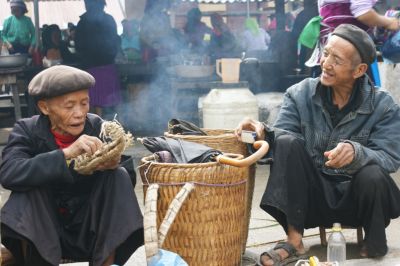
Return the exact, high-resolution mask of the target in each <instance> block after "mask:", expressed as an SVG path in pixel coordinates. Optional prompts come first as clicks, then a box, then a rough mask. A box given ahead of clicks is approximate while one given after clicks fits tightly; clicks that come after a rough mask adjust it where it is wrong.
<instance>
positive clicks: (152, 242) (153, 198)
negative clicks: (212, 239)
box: [143, 183, 194, 262]
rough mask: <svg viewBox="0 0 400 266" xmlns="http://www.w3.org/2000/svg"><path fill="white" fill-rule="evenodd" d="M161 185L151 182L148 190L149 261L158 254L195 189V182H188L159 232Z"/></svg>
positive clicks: (145, 232)
mask: <svg viewBox="0 0 400 266" xmlns="http://www.w3.org/2000/svg"><path fill="white" fill-rule="evenodd" d="M159 187H160V186H159V185H158V184H151V185H150V186H149V188H148V189H147V192H146V199H145V210H144V220H143V225H144V240H145V245H144V246H145V251H146V258H147V262H149V261H150V260H151V258H152V257H154V256H155V255H157V253H158V249H159V248H161V246H162V245H163V243H164V240H165V238H166V236H167V234H168V231H169V228H170V227H171V225H172V223H173V222H174V220H175V217H176V215H177V214H178V212H179V210H180V208H181V207H182V205H183V203H184V202H185V200H186V198H187V197H188V196H189V194H190V192H191V191H192V190H193V189H194V184H192V183H186V184H185V185H184V186H183V187H182V188H181V190H180V191H179V192H178V194H177V195H176V196H175V197H174V199H173V200H172V202H171V204H170V205H169V207H168V210H167V213H166V215H165V217H164V220H163V221H162V223H161V225H160V229H159V232H158V234H157V198H158V189H159Z"/></svg>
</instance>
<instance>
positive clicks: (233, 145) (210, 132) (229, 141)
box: [164, 128, 256, 252]
mask: <svg viewBox="0 0 400 266" xmlns="http://www.w3.org/2000/svg"><path fill="white" fill-rule="evenodd" d="M202 130H203V131H205V132H206V133H207V136H195V135H178V134H170V133H168V132H165V133H164V136H165V137H168V138H174V139H182V140H186V141H191V142H196V143H200V144H203V145H206V146H209V147H211V148H213V149H216V150H220V151H222V152H225V153H234V154H241V155H243V156H245V157H247V156H249V152H248V150H247V147H246V144H245V143H243V142H241V141H239V140H238V139H237V137H236V136H235V134H234V132H233V130H230V129H204V128H202ZM255 175H256V168H255V165H252V166H250V167H249V168H248V174H247V177H248V181H247V192H246V202H247V203H246V204H247V208H246V211H245V216H244V219H245V221H244V223H243V227H244V228H243V237H242V245H243V252H244V251H245V250H246V244H247V237H248V234H249V224H250V218H251V206H252V203H253V194H254V183H255Z"/></svg>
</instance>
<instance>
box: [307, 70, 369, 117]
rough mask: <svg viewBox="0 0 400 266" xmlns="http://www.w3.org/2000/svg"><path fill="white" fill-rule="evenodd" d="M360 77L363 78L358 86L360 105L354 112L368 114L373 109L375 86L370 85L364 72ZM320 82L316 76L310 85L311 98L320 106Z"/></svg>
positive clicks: (321, 104) (321, 105)
mask: <svg viewBox="0 0 400 266" xmlns="http://www.w3.org/2000/svg"><path fill="white" fill-rule="evenodd" d="M361 79H362V80H363V81H362V86H361V87H360V97H361V105H360V106H359V107H358V109H357V110H356V111H355V112H356V113H359V114H370V113H372V112H373V111H374V100H375V87H374V86H373V85H372V82H371V81H370V79H369V77H368V76H367V75H366V74H364V76H362V77H361ZM320 84H321V80H320V78H316V79H315V82H314V84H313V86H312V99H313V101H314V103H315V104H317V105H318V106H320V107H321V108H322V107H323V103H322V97H321V92H320V90H319V88H321V86H320Z"/></svg>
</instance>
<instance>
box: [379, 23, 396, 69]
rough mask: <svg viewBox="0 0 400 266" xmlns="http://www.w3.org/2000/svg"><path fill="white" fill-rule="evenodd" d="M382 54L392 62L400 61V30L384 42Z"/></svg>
mask: <svg viewBox="0 0 400 266" xmlns="http://www.w3.org/2000/svg"><path fill="white" fill-rule="evenodd" d="M382 56H383V58H385V59H387V60H389V61H390V62H392V63H395V64H396V63H400V31H398V32H396V33H394V34H393V35H392V36H390V37H389V39H388V40H387V41H386V42H385V43H384V44H383V46H382Z"/></svg>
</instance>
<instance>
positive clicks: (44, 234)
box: [0, 66, 143, 266]
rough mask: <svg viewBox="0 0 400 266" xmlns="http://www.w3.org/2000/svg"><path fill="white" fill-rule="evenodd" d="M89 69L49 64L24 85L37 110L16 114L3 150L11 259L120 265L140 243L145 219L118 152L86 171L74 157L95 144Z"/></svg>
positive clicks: (96, 120) (1, 173)
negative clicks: (77, 167)
mask: <svg viewBox="0 0 400 266" xmlns="http://www.w3.org/2000/svg"><path fill="white" fill-rule="evenodd" d="M94 82H95V81H94V78H93V77H92V76H91V75H90V74H88V73H87V72H84V71H81V70H78V69H75V68H72V67H68V66H54V67H51V68H49V69H47V70H44V71H42V72H41V73H39V74H38V75H37V76H36V77H34V79H33V80H32V81H31V83H30V84H29V93H30V95H31V96H33V97H34V98H35V99H36V100H37V106H38V108H39V109H40V112H41V114H40V115H38V116H33V117H32V118H28V119H22V120H19V121H18V122H17V123H16V124H15V126H14V129H13V131H12V133H11V135H10V137H9V141H8V143H7V145H6V147H5V148H4V150H3V154H2V159H3V161H2V164H1V166H0V182H1V185H2V186H3V187H5V188H7V189H9V190H11V191H12V193H11V196H10V198H9V200H8V201H7V202H6V204H5V205H4V207H3V209H2V211H1V230H2V243H3V244H4V245H5V246H6V247H7V248H8V249H9V250H10V251H11V252H12V254H13V256H14V258H15V259H16V260H17V265H30V266H31V265H40V266H42V265H59V263H60V260H61V258H64V259H72V260H75V261H90V263H91V264H90V265H111V264H114V263H115V264H118V265H123V264H124V263H125V262H126V261H127V260H128V258H129V257H130V255H131V254H132V253H133V252H134V251H135V250H136V249H137V248H138V247H139V246H141V245H142V244H143V218H142V214H141V212H140V209H139V206H138V202H137V199H136V196H135V194H134V191H133V187H132V183H131V179H130V177H129V175H128V173H127V171H126V169H124V168H123V167H120V165H119V161H120V158H115V160H111V161H109V162H108V163H105V164H102V165H100V166H99V167H98V168H97V170H96V171H95V172H94V173H93V174H91V175H81V174H79V173H77V172H76V171H74V170H73V161H71V159H72V158H75V157H76V156H78V155H80V154H83V153H88V154H93V153H94V152H96V151H97V150H98V149H99V148H100V147H101V146H102V142H101V141H100V139H99V138H98V137H99V133H100V128H101V124H102V122H103V121H102V119H101V118H100V117H98V116H97V115H94V114H90V113H88V110H89V96H88V89H89V88H90V87H91V86H93V85H94Z"/></svg>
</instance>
